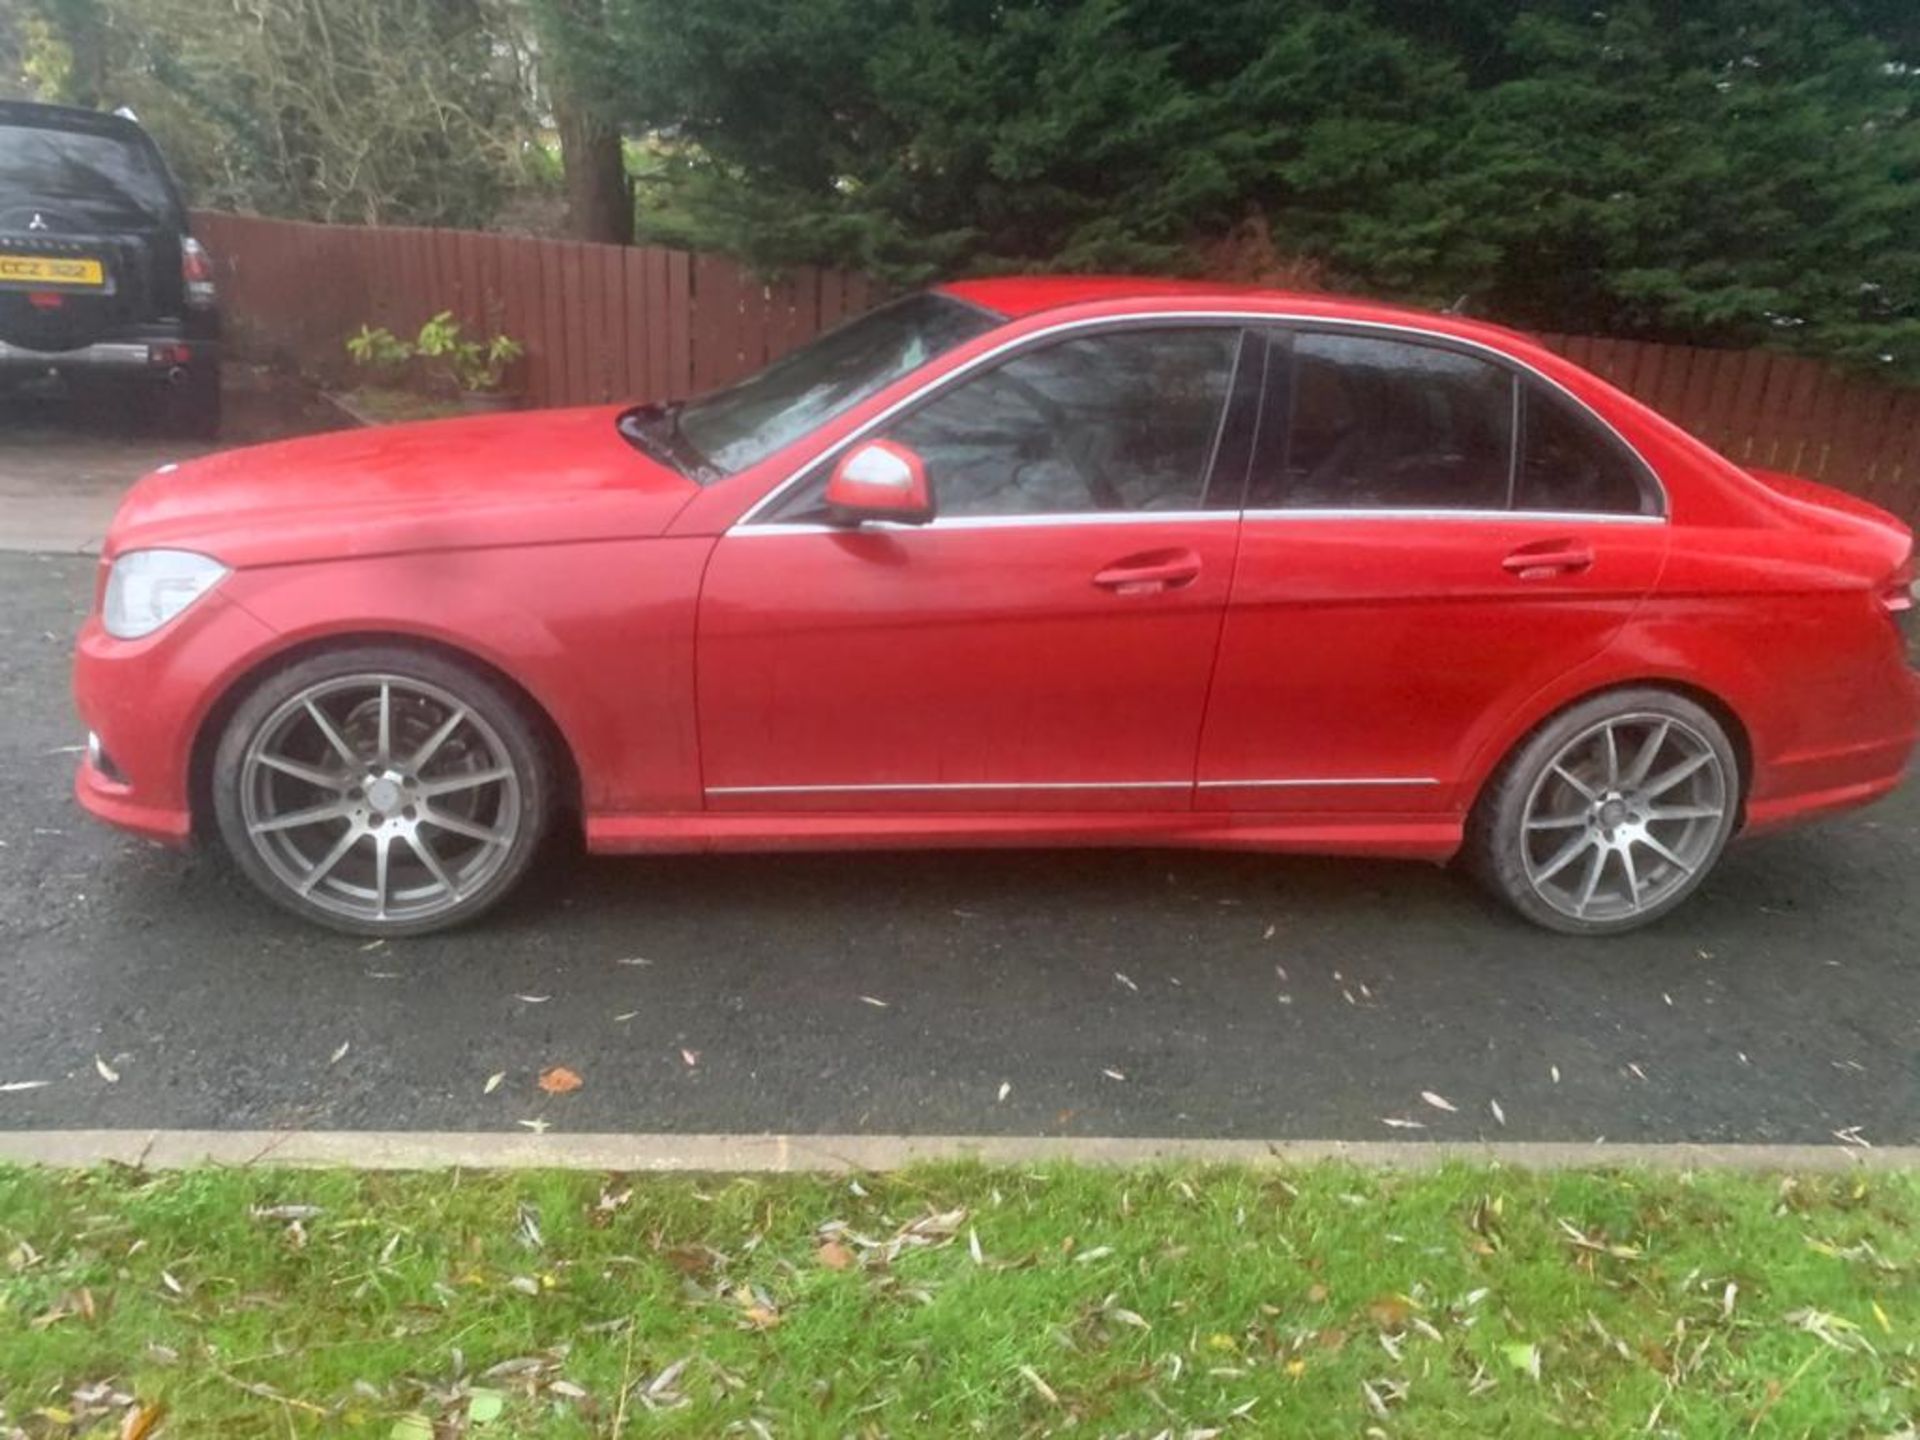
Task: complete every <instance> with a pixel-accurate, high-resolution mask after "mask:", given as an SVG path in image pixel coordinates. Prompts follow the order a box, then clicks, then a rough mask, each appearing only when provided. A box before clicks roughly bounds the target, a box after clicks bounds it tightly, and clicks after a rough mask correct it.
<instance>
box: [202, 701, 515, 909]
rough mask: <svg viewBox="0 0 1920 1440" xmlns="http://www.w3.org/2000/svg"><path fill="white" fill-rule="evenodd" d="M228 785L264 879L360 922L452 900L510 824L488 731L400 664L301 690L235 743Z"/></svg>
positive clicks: (498, 858) (504, 767) (495, 851)
mask: <svg viewBox="0 0 1920 1440" xmlns="http://www.w3.org/2000/svg"><path fill="white" fill-rule="evenodd" d="M239 786H240V789H239V799H240V816H241V819H242V821H243V823H244V824H245V826H246V833H247V838H248V840H249V841H250V842H251V844H252V846H253V848H254V850H255V852H256V853H257V854H258V855H259V856H260V858H261V859H262V860H263V861H264V862H265V863H266V866H267V868H268V869H269V870H270V871H271V872H272V873H273V875H274V877H275V878H276V879H278V880H279V881H281V883H283V884H284V885H286V886H287V888H288V889H290V890H291V891H292V892H293V893H294V894H295V895H297V896H299V897H301V898H303V899H305V900H307V901H308V902H310V903H311V904H314V905H316V906H318V907H320V908H321V909H323V910H327V911H330V912H332V913H333V914H336V915H340V916H342V917H345V918H348V919H352V920H356V921H360V922H363V923H367V922H371V923H374V924H379V923H382V922H387V923H395V924H398V923H405V922H414V921H420V920H426V919H431V918H432V917H434V916H436V915H440V914H443V913H445V912H446V911H449V910H452V909H454V908H455V907H456V906H458V905H459V904H460V903H461V902H462V901H463V900H464V899H466V898H467V897H468V896H470V895H472V894H473V893H474V892H475V891H477V890H478V889H480V887H482V886H484V885H485V884H486V883H487V882H488V881H489V880H491V879H492V878H493V877H494V876H495V875H496V874H497V873H498V872H499V870H500V868H501V866H503V865H504V864H505V863H506V861H507V858H508V856H509V854H510V853H511V851H512V849H513V843H514V840H515V838H516V836H517V835H518V833H519V829H520V826H521V823H522V805H521V793H520V791H521V786H520V777H519V775H518V774H516V773H515V770H514V767H513V764H512V761H511V759H510V757H509V752H508V750H507V747H506V745H505V743H504V742H503V741H502V740H501V738H500V735H499V734H498V732H496V731H495V730H494V728H493V727H492V726H491V725H489V724H488V723H487V722H486V721H485V720H484V719H482V718H481V716H480V715H479V714H478V713H477V712H476V711H475V710H474V709H473V708H472V707H470V706H468V705H466V704H464V703H462V702H461V701H460V700H459V699H458V698H457V697H456V696H454V695H452V694H450V693H448V692H447V691H445V690H443V689H441V688H440V687H439V686H437V685H433V684H429V683H428V682H426V681H423V680H418V679H414V678H411V677H408V676H404V675H392V674H368V675H345V676H340V677H337V678H334V679H329V680H322V681H320V682H318V683H317V684H314V685H310V686H308V687H307V688H306V689H304V690H301V691H300V692H299V693H298V694H296V695H294V696H293V697H292V698H290V699H288V700H287V701H285V702H284V703H283V704H281V705H280V706H279V707H278V708H277V709H275V710H274V711H273V713H272V714H271V715H269V716H268V717H267V719H266V720H265V722H264V723H262V724H261V725H260V727H259V728H258V729H257V730H256V731H255V732H254V734H253V736H252V737H251V739H250V740H249V741H248V742H247V748H246V752H245V755H244V757H243V759H242V761H241V766H240V776H239Z"/></svg>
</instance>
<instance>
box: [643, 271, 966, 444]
mask: <svg viewBox="0 0 1920 1440" xmlns="http://www.w3.org/2000/svg"><path fill="white" fill-rule="evenodd" d="M1001 323H1003V317H1001V316H998V315H994V314H991V313H990V312H988V311H985V310H982V309H979V308H978V307H976V306H973V305H968V304H966V303H964V302H962V301H959V300H955V299H953V298H952V297H950V296H946V295H937V294H925V295H910V296H908V297H907V298H906V299H904V300H896V301H894V302H893V303H892V304H890V305H883V306H881V307H880V308H879V309H878V310H874V311H871V312H870V313H868V314H866V315H862V316H861V317H860V318H859V319H858V320H855V321H852V322H851V323H849V324H846V325H842V326H841V327H840V328H839V329H837V330H832V331H829V332H828V333H827V334H825V335H822V336H821V337H820V338H819V339H818V340H815V341H813V342H812V343H811V344H809V345H805V346H802V347H801V348H800V349H798V350H796V351H794V352H793V353H792V354H791V355H785V356H782V357H781V358H780V359H778V360H776V361H774V362H773V364H771V365H769V366H767V368H766V369H764V370H762V371H760V372H759V373H758V374H756V375H751V376H749V377H748V378H747V379H745V380H742V381H740V382H739V383H738V384H735V385H729V386H728V387H727V388H726V389H724V390H716V391H714V392H713V393H712V394H710V395H703V396H701V397H700V398H699V399H697V400H694V401H691V402H689V403H688V404H687V406H686V407H685V408H684V409H683V410H681V411H679V412H678V414H677V416H675V417H674V419H675V423H676V425H677V429H678V432H679V433H680V434H681V435H682V436H684V437H685V439H686V440H687V441H689V442H691V443H692V445H693V446H694V447H695V449H696V450H698V451H699V452H700V454H701V456H702V457H703V458H704V459H705V460H706V461H708V462H709V463H710V464H711V465H712V466H713V467H714V468H716V469H718V470H720V471H723V472H726V473H732V472H733V471H736V470H743V469H745V468H746V467H747V466H749V465H753V464H756V463H758V462H759V461H761V460H764V459H765V458H766V457H767V456H769V455H771V454H772V453H773V452H774V451H775V450H778V449H779V448H780V447H781V446H782V445H785V444H787V443H789V442H790V441H794V440H798V439H799V438H800V437H801V436H802V435H805V434H806V433H807V432H808V431H809V430H813V429H816V428H817V427H819V426H821V425H824V424H825V423H826V422H827V421H829V420H831V419H832V418H833V417H834V416H836V415H838V414H840V413H841V412H842V411H843V410H845V409H846V408H847V407H848V406H850V405H855V404H858V403H859V402H860V401H862V400H864V399H866V398H867V396H869V395H871V394H873V393H874V392H875V391H876V390H879V389H880V388H882V387H883V386H885V385H889V384H891V383H892V382H893V381H895V380H898V379H899V378H900V377H901V376H903V375H905V374H907V373H908V372H909V371H912V370H916V369H918V368H919V367H920V366H922V365H924V364H926V363H927V361H929V360H931V359H933V358H934V357H935V356H937V355H941V354H944V353H945V352H946V351H948V350H951V349H952V348H953V347H954V346H956V345H959V344H962V343H963V342H965V341H968V340H971V339H973V338H974V337H975V336H977V335H984V334H985V333H986V332H987V331H989V330H991V329H993V327H994V326H996V325H999V324H1001Z"/></svg>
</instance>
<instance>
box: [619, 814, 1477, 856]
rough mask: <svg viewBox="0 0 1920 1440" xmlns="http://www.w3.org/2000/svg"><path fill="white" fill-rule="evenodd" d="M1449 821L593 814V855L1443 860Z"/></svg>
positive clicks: (1448, 850)
mask: <svg viewBox="0 0 1920 1440" xmlns="http://www.w3.org/2000/svg"><path fill="white" fill-rule="evenodd" d="M1461 833H1462V822H1461V820H1460V818H1459V817H1458V816H1450V815H1365V816H1358V815H1303V814H1287V815H1271V814H1259V813H1252V812H1235V813H1232V814H1223V813H1209V812H1196V811H1192V810H1181V811H1167V812H1152V811H1135V812H1131V813H1125V814H1120V813H1115V812H1113V811H1110V810H1109V811H1081V812H1068V811H1046V812H1026V813H1001V814H992V813H980V812H976V813H972V814H953V813H951V812H949V813H946V814H939V813H920V814H914V813H909V812H902V811H889V812H884V813H881V812H860V813H844V812H841V813H834V812H821V811H809V812H789V813H786V814H775V813H768V812H760V813H754V814H715V813H713V812H705V813H698V814H693V813H687V814H677V815H604V814H603V815H592V816H589V817H588V819H587V849H588V850H589V851H591V852H593V853H594V854H597V855H633V854H658V853H674V852H681V853H685V852H698V851H755V850H760V851H774V850H935V849H971V848H986V847H1018V846H1032V847H1035V848H1048V847H1054V846H1143V847H1150V846H1183V847H1189V848H1192V849H1201V850H1269V851H1279V852H1287V853H1293V854H1308V855H1379V856H1391V857H1395V858H1399V859H1406V860H1431V861H1434V862H1436V863H1441V862H1445V861H1447V860H1449V859H1451V858H1452V857H1453V855H1454V852H1455V851H1457V850H1458V849H1459V848H1460V842H1461Z"/></svg>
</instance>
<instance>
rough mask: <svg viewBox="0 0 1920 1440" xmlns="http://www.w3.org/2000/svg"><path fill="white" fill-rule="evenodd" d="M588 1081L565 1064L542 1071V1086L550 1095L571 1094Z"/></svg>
mask: <svg viewBox="0 0 1920 1440" xmlns="http://www.w3.org/2000/svg"><path fill="white" fill-rule="evenodd" d="M586 1083H587V1082H586V1081H584V1080H582V1079H581V1078H580V1077H579V1076H578V1075H576V1074H575V1073H574V1072H573V1071H571V1070H569V1069H568V1068H567V1067H566V1066H564V1065H554V1066H552V1067H550V1068H548V1069H546V1070H542V1071H541V1072H540V1088H541V1089H542V1090H544V1091H546V1092H547V1094H549V1095H571V1094H572V1093H573V1092H574V1091H576V1090H578V1089H579V1088H580V1087H581V1086H582V1085H584V1084H586Z"/></svg>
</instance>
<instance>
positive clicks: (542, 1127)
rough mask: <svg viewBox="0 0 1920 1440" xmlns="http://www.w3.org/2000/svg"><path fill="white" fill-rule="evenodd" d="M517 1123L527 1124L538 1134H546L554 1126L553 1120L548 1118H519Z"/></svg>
mask: <svg viewBox="0 0 1920 1440" xmlns="http://www.w3.org/2000/svg"><path fill="white" fill-rule="evenodd" d="M515 1123H516V1124H519V1125H524V1126H526V1127H527V1129H529V1130H531V1131H533V1133H534V1134H536V1135H544V1134H546V1133H547V1131H548V1130H549V1129H551V1128H552V1125H551V1122H549V1121H546V1120H519V1121H516V1122H515Z"/></svg>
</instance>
